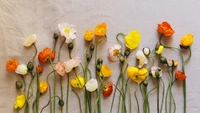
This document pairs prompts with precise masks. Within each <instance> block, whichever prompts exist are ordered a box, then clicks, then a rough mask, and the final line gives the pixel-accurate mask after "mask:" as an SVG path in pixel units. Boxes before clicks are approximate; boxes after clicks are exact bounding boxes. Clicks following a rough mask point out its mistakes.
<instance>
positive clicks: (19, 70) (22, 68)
mask: <svg viewBox="0 0 200 113" xmlns="http://www.w3.org/2000/svg"><path fill="white" fill-rule="evenodd" d="M15 72H16V73H17V74H20V75H25V74H27V73H28V68H27V67H26V65H24V64H21V65H18V66H17V69H16V70H15Z"/></svg>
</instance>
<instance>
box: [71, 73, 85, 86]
mask: <svg viewBox="0 0 200 113" xmlns="http://www.w3.org/2000/svg"><path fill="white" fill-rule="evenodd" d="M70 82H71V85H72V86H73V87H74V88H83V86H84V85H85V80H84V78H83V77H81V76H80V75H78V76H77V77H76V78H75V79H72V80H71V81H70Z"/></svg>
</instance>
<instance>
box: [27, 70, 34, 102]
mask: <svg viewBox="0 0 200 113" xmlns="http://www.w3.org/2000/svg"><path fill="white" fill-rule="evenodd" d="M34 78H35V75H33V73H32V72H31V82H30V84H29V86H28V94H27V99H28V100H29V99H30V98H31V96H32V95H31V96H29V90H30V87H31V84H32V82H33V80H34ZM32 93H33V92H32Z"/></svg>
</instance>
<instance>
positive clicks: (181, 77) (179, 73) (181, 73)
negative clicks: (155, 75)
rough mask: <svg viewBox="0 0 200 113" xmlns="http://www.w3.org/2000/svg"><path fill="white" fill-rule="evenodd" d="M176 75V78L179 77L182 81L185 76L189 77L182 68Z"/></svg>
mask: <svg viewBox="0 0 200 113" xmlns="http://www.w3.org/2000/svg"><path fill="white" fill-rule="evenodd" d="M175 76H176V79H178V80H180V81H182V80H185V78H187V76H186V75H185V74H184V73H183V72H181V71H180V70H178V71H176V72H175Z"/></svg>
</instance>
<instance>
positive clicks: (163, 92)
mask: <svg viewBox="0 0 200 113" xmlns="http://www.w3.org/2000/svg"><path fill="white" fill-rule="evenodd" d="M161 82H162V85H163V91H162V102H161V108H160V113H162V108H163V104H164V97H165V83H164V82H163V80H162V78H161Z"/></svg>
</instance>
